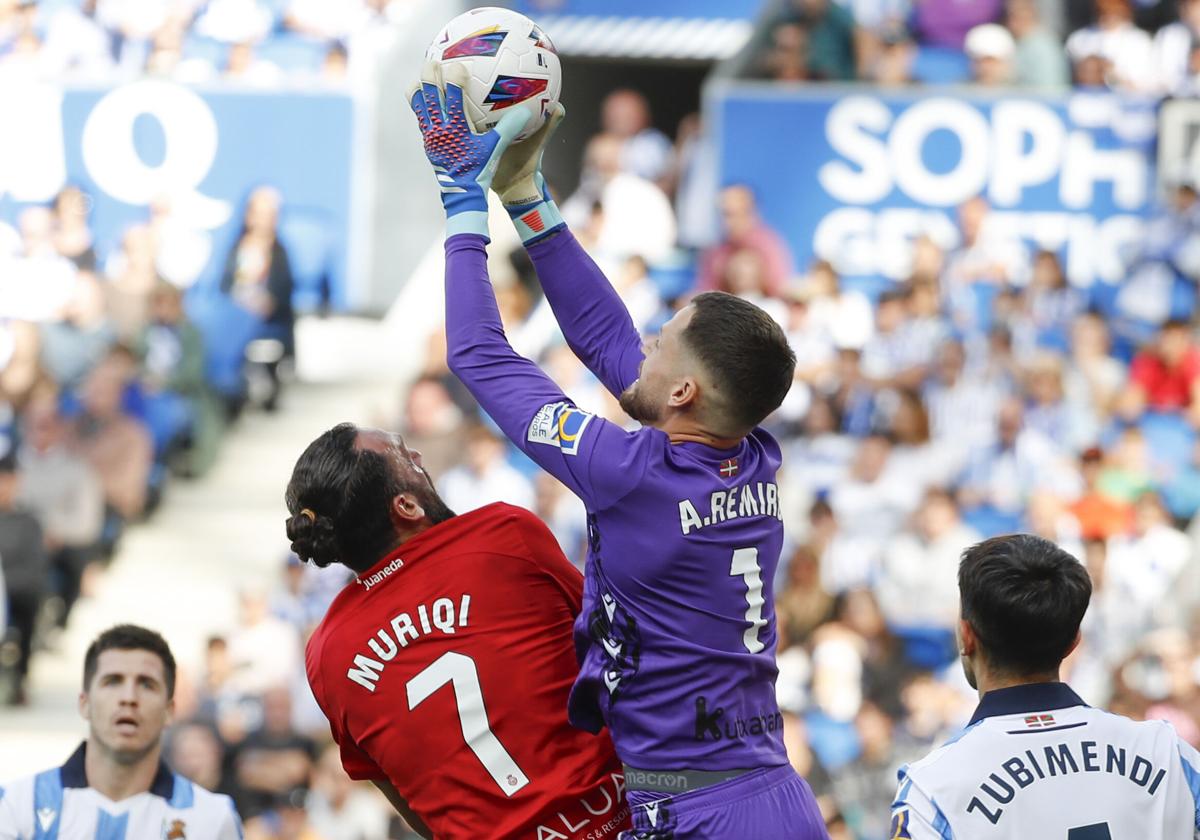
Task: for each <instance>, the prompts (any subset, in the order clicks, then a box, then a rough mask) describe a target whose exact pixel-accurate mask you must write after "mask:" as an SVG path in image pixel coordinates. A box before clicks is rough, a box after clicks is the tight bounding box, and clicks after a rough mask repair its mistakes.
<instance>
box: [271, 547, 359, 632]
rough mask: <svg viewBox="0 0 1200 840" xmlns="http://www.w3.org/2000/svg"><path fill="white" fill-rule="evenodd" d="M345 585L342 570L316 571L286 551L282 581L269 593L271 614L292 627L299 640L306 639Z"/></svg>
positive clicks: (327, 569)
mask: <svg viewBox="0 0 1200 840" xmlns="http://www.w3.org/2000/svg"><path fill="white" fill-rule="evenodd" d="M348 582H349V576H348V575H347V574H345V573H344V567H341V568H338V567H337V566H336V565H335V566H330V567H328V568H325V569H318V568H317V567H316V566H310V565H308V564H306V563H303V562H301V560H300V558H299V557H297V556H296V555H295V554H293V553H292V552H290V551H289V552H288V555H287V559H286V560H285V561H284V566H283V578H282V580H281V582H280V585H279V586H278V587H276V589H275V590H274V592H272V593H271V599H270V603H271V615H273V616H275V617H276V618H279V619H282V620H283V621H285V622H287V623H288V624H290V625H292V627H294V628H295V629H296V632H297V633H299V634H300V636H301V637H302V638H307V637H308V634H309V632H310V631H311V630H312V629H313V628H314V627H316V626H317V624H318V623H319V622H320V621H321V619H322V618H324V617H325V611H326V610H328V609H329V605H330V604H331V603H333V599H334V598H335V597H337V593H338V591H339V590H340V589H341V588H342V587H343V586H345V585H346V583H348Z"/></svg>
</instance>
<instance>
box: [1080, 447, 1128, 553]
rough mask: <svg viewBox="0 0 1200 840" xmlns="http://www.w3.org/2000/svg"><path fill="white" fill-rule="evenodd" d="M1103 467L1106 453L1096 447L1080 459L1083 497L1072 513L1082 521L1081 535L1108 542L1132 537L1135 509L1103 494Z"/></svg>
mask: <svg viewBox="0 0 1200 840" xmlns="http://www.w3.org/2000/svg"><path fill="white" fill-rule="evenodd" d="M1103 465H1104V453H1103V452H1101V451H1100V449H1098V448H1096V447H1092V448H1091V449H1087V450H1085V451H1084V453H1083V454H1082V455H1080V456H1079V474H1080V477H1081V478H1082V480H1083V494H1082V495H1081V496H1080V497H1079V498H1078V499H1076V500H1075V502H1074V504H1072V505H1071V507H1070V508H1069V510H1070V512H1071V514H1072V515H1074V517H1075V518H1076V520H1078V522H1079V530H1080V535H1081V536H1082V538H1083V539H1084V540H1107V539H1109V538H1110V537H1114V536H1118V535H1120V534H1125V533H1128V532H1129V530H1130V529H1131V528H1132V526H1133V508H1132V507H1131V506H1130V505H1129V504H1127V503H1125V502H1122V501H1120V500H1118V499H1113V498H1111V497H1109V496H1107V495H1105V494H1104V493H1103V492H1101V490H1100V474H1101V471H1102V470H1103Z"/></svg>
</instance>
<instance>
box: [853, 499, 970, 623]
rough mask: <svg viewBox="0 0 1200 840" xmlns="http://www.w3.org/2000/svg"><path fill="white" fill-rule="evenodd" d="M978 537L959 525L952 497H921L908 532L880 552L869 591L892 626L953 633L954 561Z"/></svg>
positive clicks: (956, 562) (956, 563)
mask: <svg viewBox="0 0 1200 840" xmlns="http://www.w3.org/2000/svg"><path fill="white" fill-rule="evenodd" d="M980 539H981V537H980V535H979V533H978V532H976V531H974V530H972V529H971V528H970V527H968V526H967V525H965V524H963V522H962V520H961V519H960V518H959V514H958V506H957V505H956V504H955V502H954V499H953V497H952V496H951V495H950V494H949V493H947V492H946V491H944V490H940V489H932V490H929V491H927V492H926V493H925V498H924V499H922V501H921V506H920V507H919V508H918V509H917V512H916V513H915V514H914V516H913V525H912V527H911V529H910V530H908V531H905V532H903V533H901V534H899V535H897V536H895V537H893V538H892V539H891V540H890V541H889V542H888V544H887V547H886V548H885V549H884V551H883V562H882V565H881V567H880V571H879V578H878V583H877V584H876V587H875V591H876V595H877V597H878V600H879V604H880V606H881V608H882V609H883V613H884V615H885V616H886V617H887V620H888V625H889V626H890V627H892V628H899V627H903V628H912V629H940V630H944V631H953V629H954V624H955V622H956V621H957V619H958V602H957V598H958V561H959V559H960V558H961V557H962V553H963V551H964V550H965V549H966V548H968V547H969V546H971V545H974V544H975V543H977V542H979V540H980Z"/></svg>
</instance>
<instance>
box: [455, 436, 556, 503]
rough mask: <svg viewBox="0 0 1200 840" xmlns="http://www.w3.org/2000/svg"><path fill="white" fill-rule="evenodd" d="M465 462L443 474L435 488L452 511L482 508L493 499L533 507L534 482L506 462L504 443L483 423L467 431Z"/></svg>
mask: <svg viewBox="0 0 1200 840" xmlns="http://www.w3.org/2000/svg"><path fill="white" fill-rule="evenodd" d="M466 454H467V457H466V463H464V464H463V465H461V466H458V467H455V468H454V469H452V470H450V471H448V472H447V473H446V474H445V475H443V476H442V480H441V482H439V486H438V492H439V493H440V494H441V496H442V499H443V500H445V502H446V505H447V506H448V507H449V508H450V509H451V510H452V511H454V512H455V513H466V512H467V511H471V510H475V509H476V508H481V507H483V506H484V505H488V504H491V503H492V502H507V503H508V504H510V505H517V506H518V507H523V508H526V509H527V510H533V509H534V507H535V499H534V493H533V485H531V484H530V482H529V479H527V478H526V477H525V476H523V475H521V473H519V472H518V471H517V470H516V469H514V468H513V467H512V466H511V465H509V463H508V461H507V459H506V457H505V456H506V452H505V443H504V441H502V440H501V439H500V438H499V437H497V436H496V434H495V433H494V432H493V431H492V430H491V429H490V428H488V427H487V426H485V425H484V424H483V423H477V424H476V425H475V426H474V427H472V429H471V430H470V431H469V432H468V433H467V453H466Z"/></svg>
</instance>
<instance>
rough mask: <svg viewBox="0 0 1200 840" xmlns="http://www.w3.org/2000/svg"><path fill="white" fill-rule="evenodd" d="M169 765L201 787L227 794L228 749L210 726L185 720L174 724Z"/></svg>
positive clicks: (169, 747) (170, 734)
mask: <svg viewBox="0 0 1200 840" xmlns="http://www.w3.org/2000/svg"><path fill="white" fill-rule="evenodd" d="M166 756H167V764H168V765H169V766H170V767H171V769H173V770H174V771H175V772H176V773H178V774H180V775H181V776H183V777H184V778H187V779H191V780H192V781H193V782H195V783H196V784H198V785H200V787H202V788H205V789H207V790H211V791H214V792H219V793H226V787H225V784H224V779H223V777H222V770H221V768H222V765H223V764H224V761H225V748H224V746H223V745H222V744H221V739H220V737H219V736H218V735H217V733H216V732H215V731H214V730H213V728H212V727H211V726H209V725H208V724H205V723H200V722H198V721H183V722H181V723H177V724H175V725H174V726H172V727H171V729H170V732H169V735H168V740H167V748H166Z"/></svg>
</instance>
